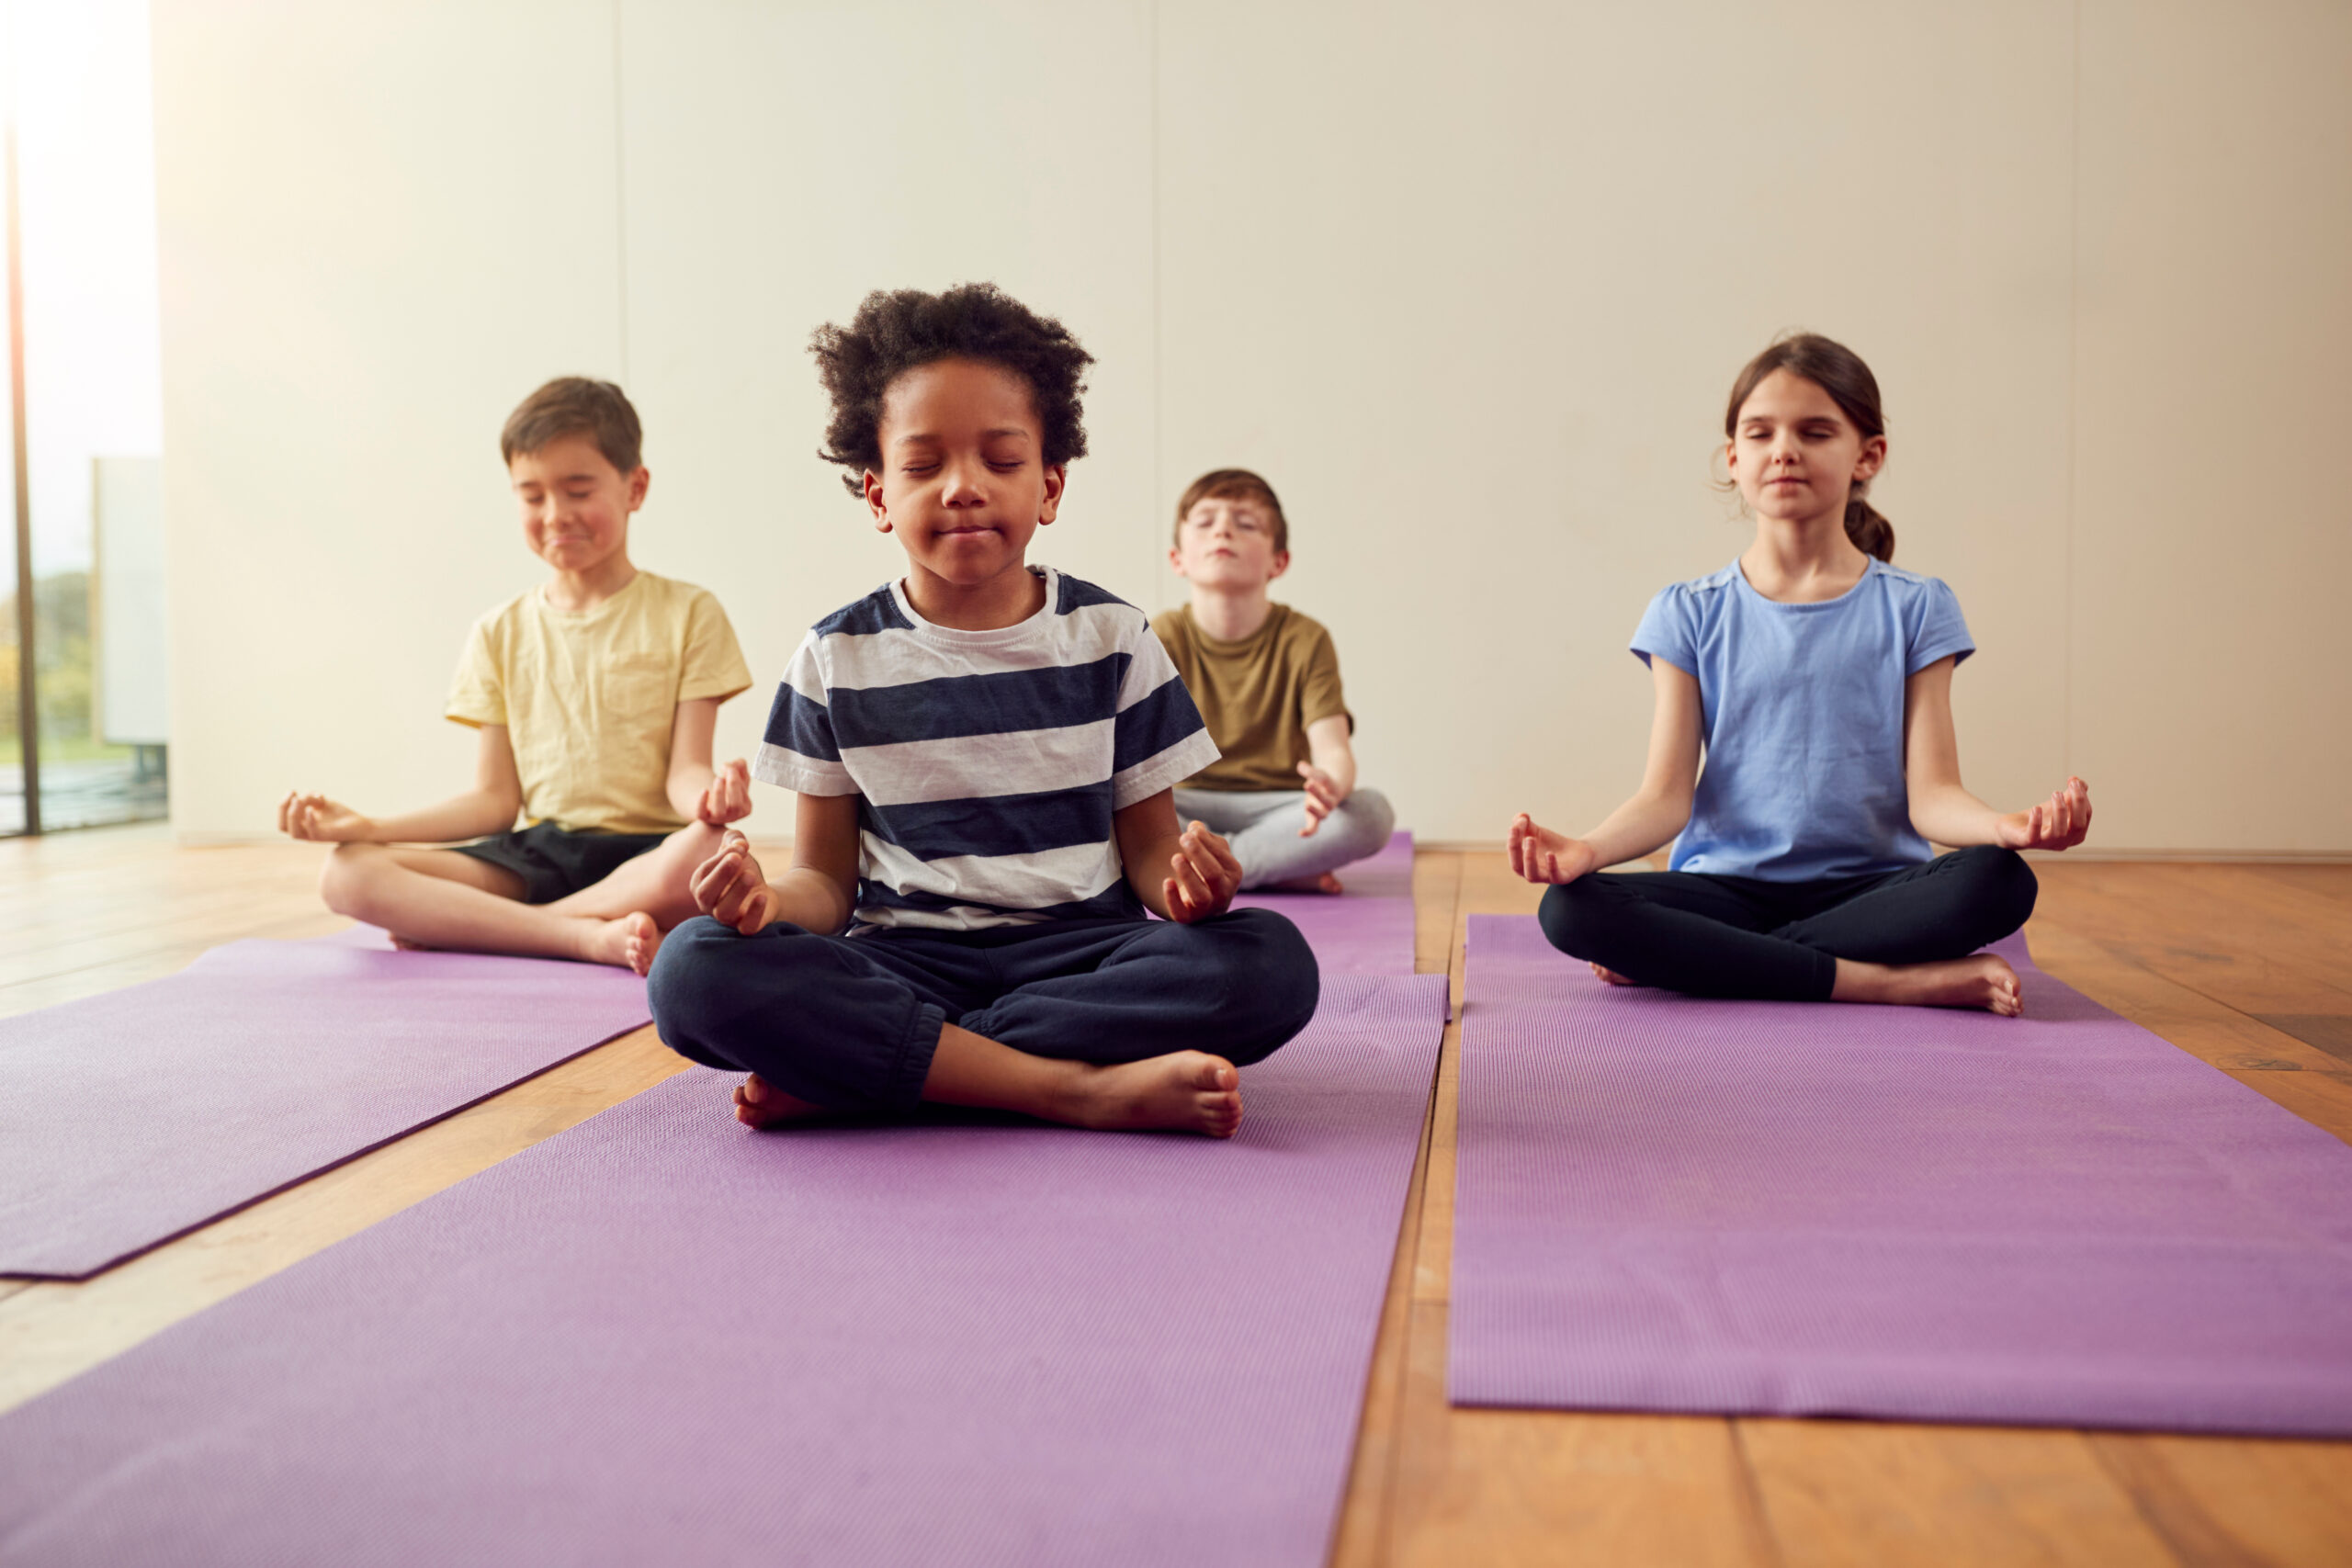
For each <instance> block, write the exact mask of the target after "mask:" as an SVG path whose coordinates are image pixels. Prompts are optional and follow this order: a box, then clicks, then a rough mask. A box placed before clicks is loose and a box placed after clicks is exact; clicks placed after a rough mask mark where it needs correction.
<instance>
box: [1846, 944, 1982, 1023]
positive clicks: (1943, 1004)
mask: <svg viewBox="0 0 2352 1568" xmlns="http://www.w3.org/2000/svg"><path fill="white" fill-rule="evenodd" d="M1829 996H1830V999H1831V1000H1833V1001H1840V1002H1887V1003H1892V1004H1894V1005H1896V1006H1899V1007H1926V1008H1982V1009H1984V1010H1985V1011H1986V1012H1990V1013H1998V1014H1999V1015H2000V1016H2001V1017H2003V1018H2016V1017H2017V1016H2018V1015H2019V1014H2020V1013H2022V1012H2024V1011H2025V990H2024V987H2021V986H2020V985H2019V984H2018V972H2017V971H2016V970H2014V969H2012V968H2010V967H2009V962H2008V960H2007V959H2006V958H2003V957H2001V956H2000V955H1999V954H1997V953H1976V954H1973V956H1971V957H1967V958H1954V959H1950V960H1947V961H1946V962H1944V963H1941V964H1858V963H1856V962H1854V961H1853V960H1852V959H1850V958H1841V959H1839V960H1838V981H1837V984H1836V986H1835V987H1833V988H1832V989H1831V991H1830V993H1829Z"/></svg>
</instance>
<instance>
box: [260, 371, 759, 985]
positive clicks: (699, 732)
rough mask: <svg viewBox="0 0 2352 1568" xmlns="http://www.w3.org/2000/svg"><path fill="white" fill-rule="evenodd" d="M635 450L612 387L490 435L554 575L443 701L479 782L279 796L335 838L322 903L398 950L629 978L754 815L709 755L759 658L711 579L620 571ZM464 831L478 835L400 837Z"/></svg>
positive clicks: (462, 670) (494, 623) (475, 635)
mask: <svg viewBox="0 0 2352 1568" xmlns="http://www.w3.org/2000/svg"><path fill="white" fill-rule="evenodd" d="M642 443H643V435H642V432H641V430H640V428H639V423H638V418H637V411H636V410H635V409H634V408H632V407H630V406H629V400H628V398H627V397H626V396H624V395H623V394H622V392H621V389H619V388H618V387H616V386H614V385H613V384H612V383H611V382H609V381H593V380H588V379H585V378H579V377H566V378H561V379H559V380H554V381H550V382H548V384H547V385H546V386H544V387H542V388H540V389H538V390H537V391H536V392H534V393H532V394H531V395H530V396H529V397H528V398H526V399H525V400H524V401H523V403H522V406H520V407H519V408H517V409H516V410H515V412H514V413H513V414H512V415H511V416H509V418H508V419H507V422H506V429H505V431H504V433H503V434H502V436H501V438H500V442H499V447H500V451H501V452H502V454H503V456H504V457H505V459H506V465H507V473H508V476H509V478H510V479H512V480H513V483H514V488H515V498H516V499H517V500H518V501H519V502H521V503H522V511H523V537H524V540H525V542H526V543H527V544H528V545H529V546H530V547H531V552H532V553H533V554H534V555H537V557H538V558H540V559H542V560H544V561H546V562H547V563H548V566H550V567H552V568H554V569H555V575H554V576H552V577H551V578H549V579H548V581H546V582H544V583H542V584H541V585H540V586H538V587H537V588H535V589H532V590H531V591H530V592H526V593H524V594H521V595H520V596H518V597H516V598H515V599H512V600H510V601H508V602H507V603H506V604H502V605H500V606H499V607H498V608H497V609H495V610H492V612H491V613H490V614H489V615H484V616H483V617H482V618H481V620H480V621H478V622H476V623H475V624H474V628H473V631H472V633H471V634H470V635H469V637H468V638H467V640H466V651H465V657H464V659H463V660H461V661H460V663H459V664H458V673H457V679H456V682H455V683H454V685H453V686H452V688H451V690H450V693H449V702H448V707H447V713H448V716H449V717H450V718H452V719H455V720H456V721H457V722H458V723H459V724H463V725H468V726H470V727H471V728H475V729H477V730H479V731H480V732H481V748H480V750H479V751H478V753H477V755H476V761H475V764H474V787H473V788H471V789H470V790H468V791H467V792H466V793H465V794H463V795H458V796H456V797H454V798H453V799H449V800H446V801H443V802H442V803H441V804H440V805H438V806H432V807H425V808H424V810H422V811H412V812H408V813H405V814H403V815H401V816H397V817H377V818H371V817H365V816H362V815H361V814H360V813H358V812H356V811H354V810H353V809H351V808H350V807H347V806H344V805H340V804H338V803H337V802H335V801H333V800H329V799H327V798H326V797H325V796H324V795H305V794H302V793H300V791H297V792H296V793H294V794H291V795H288V796H287V797H286V798H285V800H284V801H282V802H280V803H279V806H278V811H277V817H278V826H279V827H280V828H281V829H284V830H285V831H286V832H287V833H288V834H289V835H291V836H292V837H294V838H297V839H309V840H328V841H332V842H334V845H335V850H334V853H333V854H332V855H330V856H329V857H328V859H327V864H326V871H325V874H324V875H323V876H322V878H321V881H320V890H321V892H322V894H323V895H324V896H325V898H326V901H327V907H328V908H332V909H334V911H335V912H336V913H338V914H343V915H348V916H350V917H351V918H352V919H358V920H366V921H368V922H369V923H371V924H374V925H379V926H382V927H384V928H385V929H386V930H388V931H391V932H392V933H393V937H394V940H395V941H397V942H401V944H403V945H406V946H414V947H435V948H462V949H466V950H468V951H471V952H476V953H524V954H529V955H533V956H537V957H547V958H582V959H587V960H590V961H592V962H594V963H598V964H626V965H628V967H630V968H633V969H635V970H636V971H637V972H638V973H639V974H640V975H642V974H644V973H645V971H646V970H647V969H648V968H649V967H650V965H651V964H652V962H653V954H654V953H655V951H656V950H657V949H658V948H659V947H660V945H661V942H662V933H663V932H664V931H668V930H669V929H670V928H671V927H673V926H674V925H676V924H677V923H678V922H679V921H681V920H684V919H691V918H692V917H693V916H694V914H695V900H694V894H693V891H692V889H691V888H690V887H689V886H688V881H689V879H690V877H691V876H692V874H693V873H694V868H695V866H696V865H698V864H700V863H702V862H704V861H706V860H707V859H709V858H710V857H711V855H713V854H714V853H716V852H717V851H718V845H719V840H720V838H721V830H722V829H724V828H725V827H726V825H727V824H728V823H729V822H733V821H735V820H737V819H738V818H742V817H745V816H748V815H749V814H750V812H751V809H752V807H751V798H750V780H749V775H748V773H747V771H746V769H745V767H744V764H743V763H742V762H741V761H732V762H729V763H728V764H727V765H726V766H725V767H724V768H719V769H714V768H713V767H712V766H711V760H710V740H711V732H712V728H713V727H714V726H715V725H716V724H717V722H718V705H719V704H721V703H723V702H725V701H726V700H727V699H728V698H729V697H731V696H733V695H734V694H736V693H738V692H741V691H742V690H744V689H745V688H746V687H748V686H749V685H751V683H752V671H751V669H750V667H749V666H747V665H746V664H745V663H744V662H743V654H742V650H741V649H740V648H738V647H737V646H736V642H735V631H734V628H733V627H732V626H729V625H728V623H727V613H726V612H725V611H724V610H721V609H720V608H719V607H718V600H717V599H715V598H713V597H712V596H711V595H710V593H709V592H707V591H706V590H704V589H700V588H696V587H695V586H693V585H692V584H690V583H684V582H678V581H673V580H671V579H669V578H666V577H656V576H655V575H654V574H653V573H651V572H650V571H639V570H638V569H637V568H636V567H635V566H633V565H632V564H630V561H629V558H628V519H629V514H630V513H634V512H635V511H637V509H638V508H639V507H640V506H642V505H644V504H645V492H646V488H647V486H648V485H649V484H650V481H651V475H650V474H649V473H648V472H647V471H646V468H645V466H644V464H643V463H642V461H640V451H641V446H642ZM518 809H519V810H520V811H521V813H522V815H523V817H524V818H525V821H526V826H525V827H523V828H522V829H519V830H516V829H515V813H516V811H517V810H518ZM483 835H487V836H486V837H484V836H483ZM459 839H476V840H479V841H477V842H474V843H469V844H460V845H458V846H457V847H456V848H453V849H425V848H411V847H405V846H409V845H413V844H420V843H422V844H435V843H448V842H451V841H452V840H459Z"/></svg>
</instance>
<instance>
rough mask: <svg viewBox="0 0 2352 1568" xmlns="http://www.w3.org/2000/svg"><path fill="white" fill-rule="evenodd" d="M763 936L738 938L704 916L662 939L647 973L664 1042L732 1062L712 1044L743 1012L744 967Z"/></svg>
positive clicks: (713, 1062) (704, 1058)
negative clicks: (660, 948) (752, 949)
mask: <svg viewBox="0 0 2352 1568" xmlns="http://www.w3.org/2000/svg"><path fill="white" fill-rule="evenodd" d="M759 940H760V939H759V938H756V937H743V936H739V935H737V934H736V933H735V932H734V931H731V930H730V929H729V928H728V927H726V926H723V925H720V924H719V923H718V921H717V920H714V919H710V918H709V917H708V916H705V915H697V916H696V917H695V918H694V919H691V920H687V921H686V922H684V924H683V925H680V926H679V927H678V928H677V929H676V930H674V931H672V932H670V934H669V935H668V936H666V937H663V938H662V951H661V952H659V953H655V954H654V955H653V968H652V970H651V971H650V973H648V974H647V976H645V1000H646V1005H647V1007H648V1008H649V1009H650V1010H651V1012H652V1014H653V1027H654V1030H655V1032H658V1033H659V1034H660V1035H661V1036H662V1043H664V1044H666V1045H667V1046H669V1047H670V1049H671V1050H673V1051H675V1052H677V1053H678V1055H681V1056H684V1057H687V1058H689V1059H691V1060H693V1061H697V1062H702V1063H705V1064H706V1065H707V1066H723V1065H729V1063H728V1061H727V1059H726V1057H725V1056H724V1055H723V1054H722V1053H716V1052H714V1051H713V1049H712V1046H711V1042H712V1040H713V1039H714V1038H715V1037H716V1036H718V1035H719V1034H722V1033H724V1032H726V1031H727V1029H728V1027H729V1025H730V1024H732V1023H733V1022H734V1021H735V1020H736V1019H738V1018H739V1017H740V1016H741V1014H742V1011H743V1001H742V996H741V988H742V983H743V982H742V977H741V974H740V970H741V965H742V964H744V962H745V961H746V960H747V959H749V958H750V957H751V956H752V955H751V953H750V952H749V949H750V948H751V947H752V945H753V944H754V943H755V942H758V941H759ZM714 1058H716V1059H714Z"/></svg>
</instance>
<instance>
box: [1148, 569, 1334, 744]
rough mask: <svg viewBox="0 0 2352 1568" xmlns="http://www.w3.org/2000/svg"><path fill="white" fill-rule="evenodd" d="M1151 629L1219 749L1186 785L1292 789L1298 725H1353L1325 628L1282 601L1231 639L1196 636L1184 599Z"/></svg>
mask: <svg viewBox="0 0 2352 1568" xmlns="http://www.w3.org/2000/svg"><path fill="white" fill-rule="evenodd" d="M1151 629H1152V630H1153V631H1155V632H1157V633H1159V640H1160V642H1161V644H1162V645H1163V646H1165V647H1166V648H1167V649H1168V657H1169V658H1170V659H1172V660H1175V661H1176V672H1177V673H1178V674H1179V675H1182V677H1183V678H1184V689H1185V690H1186V691H1188V692H1190V693H1192V694H1193V705H1194V706H1195V707H1198V708H1199V709H1200V710H1201V719H1202V721H1203V722H1204V723H1205V724H1206V725H1207V726H1208V727H1209V737H1210V739H1213V740H1215V741H1216V749H1217V750H1220V751H1222V752H1224V753H1225V755H1224V756H1222V757H1220V758H1219V759H1218V760H1217V761H1214V762H1212V763H1210V764H1209V765H1208V766H1207V767H1205V768H1203V769H1202V770H1201V771H1200V772H1199V773H1194V774H1193V776H1192V777H1191V778H1189V779H1186V780H1185V781H1184V787H1185V788H1187V789H1297V788H1299V787H1300V783H1299V777H1298V764H1299V763H1301V762H1304V761H1307V760H1308V758H1307V746H1306V727H1307V726H1308V725H1310V724H1313V723H1315V722H1316V721H1317V719H1325V718H1331V717H1334V716H1338V717H1340V718H1346V719H1347V720H1348V727H1349V728H1351V729H1352V728H1355V720H1354V718H1353V717H1352V716H1350V715H1349V713H1348V702H1347V697H1346V696H1345V694H1342V693H1341V692H1340V655H1339V651H1338V650H1337V649H1334V648H1333V647H1332V646H1331V634H1330V633H1329V632H1328V631H1325V630H1324V629H1323V627H1322V625H1321V624H1320V623H1319V622H1317V621H1312V620H1309V619H1308V618H1307V617H1306V616H1305V615H1300V614H1299V613H1298V612H1297V611H1296V610H1294V609H1292V608H1291V607H1290V606H1289V605H1287V604H1276V605H1274V606H1272V614H1270V615H1267V617H1266V624H1265V625H1264V626H1260V627H1259V628H1258V629H1257V630H1256V631H1254V632H1252V633H1250V635H1249V636H1248V637H1242V638H1240V639H1239V640H1238V641H1234V642H1219V641H1217V640H1216V638H1215V637H1208V636H1206V635H1205V634H1204V633H1203V632H1202V630H1201V628H1200V625H1199V623H1197V622H1195V621H1194V620H1193V607H1192V606H1191V605H1190V604H1187V605H1185V606H1184V607H1183V608H1182V609H1178V610H1165V611H1162V612H1161V613H1160V614H1159V615H1154V616H1153V617H1152V618H1151Z"/></svg>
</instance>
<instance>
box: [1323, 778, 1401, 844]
mask: <svg viewBox="0 0 2352 1568" xmlns="http://www.w3.org/2000/svg"><path fill="white" fill-rule="evenodd" d="M1332 815H1333V816H1334V817H1335V818H1339V820H1340V821H1341V822H1343V823H1345V824H1346V827H1347V833H1348V841H1349V842H1350V843H1351V844H1353V845H1355V846H1356V847H1357V848H1358V849H1359V850H1360V851H1361V852H1363V854H1367V855H1372V854H1378V853H1379V852H1381V850H1382V849H1384V848H1385V847H1386V845H1387V843H1388V840H1389V836H1390V835H1391V834H1393V833H1395V832H1396V831H1397V808H1396V807H1393V806H1391V805H1389V804H1388V797H1387V796H1386V795H1383V794H1381V793H1380V792H1379V791H1378V790H1376V789H1360V790H1357V791H1356V792H1355V793H1354V794H1352V795H1349V796H1348V798H1347V799H1345V800H1343V801H1341V802H1340V809H1339V810H1338V811H1336V812H1334V813H1332Z"/></svg>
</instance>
